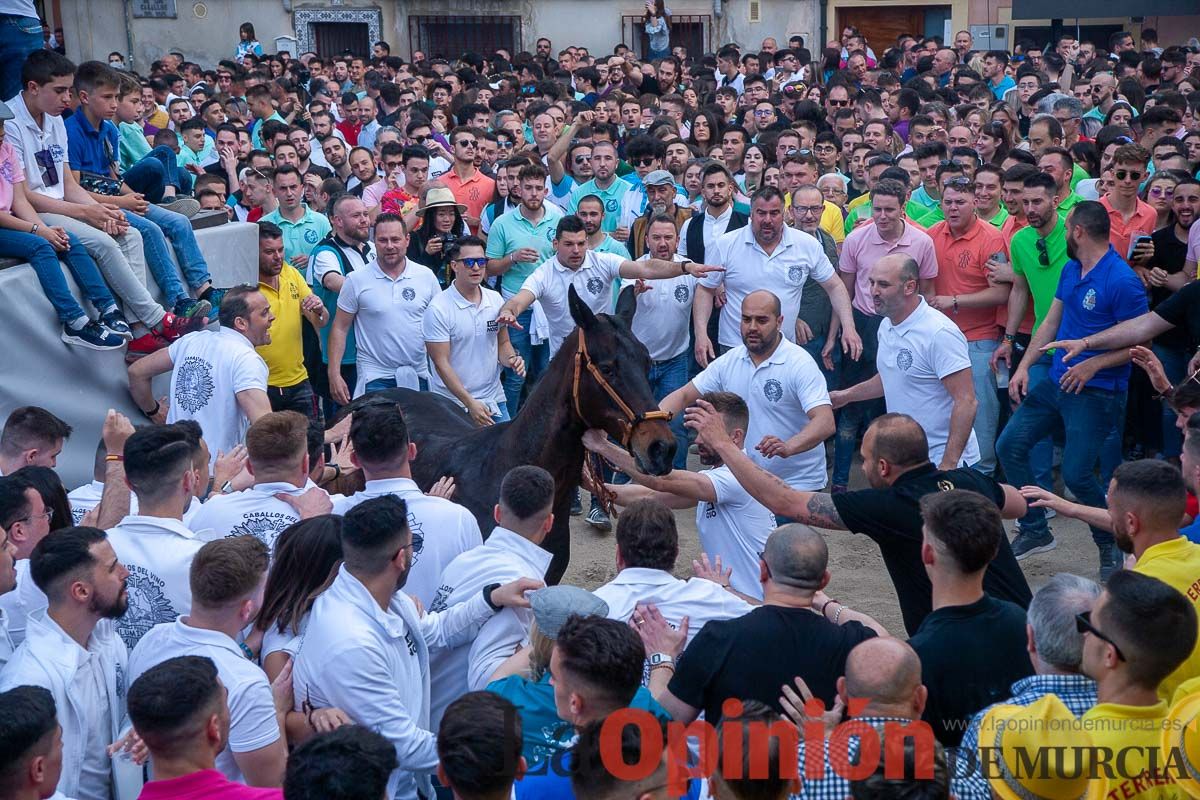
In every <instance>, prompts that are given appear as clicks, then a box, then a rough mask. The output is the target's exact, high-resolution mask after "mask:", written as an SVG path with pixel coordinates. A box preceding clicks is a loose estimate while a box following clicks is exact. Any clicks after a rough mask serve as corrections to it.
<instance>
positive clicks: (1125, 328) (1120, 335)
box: [1029, 311, 1175, 362]
mask: <svg viewBox="0 0 1200 800" xmlns="http://www.w3.org/2000/svg"><path fill="white" fill-rule="evenodd" d="M1042 327H1043V328H1044V327H1045V324H1044V323H1043V325H1042ZM1173 327H1175V326H1174V325H1172V324H1171V323H1169V322H1167V321H1166V320H1165V319H1163V318H1162V317H1160V316H1159V315H1158V314H1155V313H1154V312H1153V311H1147V312H1146V313H1145V314H1142V315H1141V316H1140V317H1134V318H1133V319H1127V320H1125V321H1124V322H1122V323H1121V324H1120V325H1114V326H1113V327H1111V328H1109V329H1108V330H1106V331H1101V332H1100V333H1096V334H1093V335H1091V336H1085V337H1084V338H1082V339H1060V340H1058V341H1053V342H1048V343H1046V344H1044V345H1043V346H1042V347H1041V348H1040V349H1041V350H1043V351H1044V350H1059V349H1061V350H1062V351H1063V361H1064V362H1067V361H1070V360H1071V359H1073V358H1075V357H1077V356H1078V355H1079V354H1080V353H1082V352H1083V351H1084V350H1115V349H1117V348H1120V347H1133V346H1134V345H1135V344H1141V343H1142V342H1146V341H1149V340H1150V339H1153V338H1154V337H1155V336H1158V335H1159V334H1161V333H1166V332H1167V331H1169V330H1171V328H1173ZM1038 330H1039V332H1041V329H1040V328H1039V329H1038ZM1029 349H1030V350H1033V345H1032V344H1031V345H1030V347H1029Z"/></svg>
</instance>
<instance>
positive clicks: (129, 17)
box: [121, 3, 136, 71]
mask: <svg viewBox="0 0 1200 800" xmlns="http://www.w3.org/2000/svg"><path fill="white" fill-rule="evenodd" d="M121 5H123V6H124V7H125V49H126V50H127V51H128V52H127V53H126V56H125V57H126V63H127V64H128V65H129V66H128V69H129V70H130V71H132V70H134V69H135V68H136V65H135V64H134V63H133V3H122V4H121Z"/></svg>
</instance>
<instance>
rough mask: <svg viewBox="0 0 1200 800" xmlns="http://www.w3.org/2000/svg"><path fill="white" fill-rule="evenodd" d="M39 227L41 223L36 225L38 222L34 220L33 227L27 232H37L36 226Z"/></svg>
mask: <svg viewBox="0 0 1200 800" xmlns="http://www.w3.org/2000/svg"><path fill="white" fill-rule="evenodd" d="M40 227H42V226H41V225H38V224H37V223H36V222H35V223H33V227H32V228H31V229H30V230H29V232H30V233H37V232H38V228H40Z"/></svg>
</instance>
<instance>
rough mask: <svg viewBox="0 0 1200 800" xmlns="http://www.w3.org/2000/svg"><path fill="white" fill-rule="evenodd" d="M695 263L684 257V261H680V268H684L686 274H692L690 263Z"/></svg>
mask: <svg viewBox="0 0 1200 800" xmlns="http://www.w3.org/2000/svg"><path fill="white" fill-rule="evenodd" d="M695 263H696V262H695V261H692V260H691V259H684V260H683V261H680V262H679V268H680V269H681V270H683V274H684V275H690V274H691V273H690V272H688V264H695Z"/></svg>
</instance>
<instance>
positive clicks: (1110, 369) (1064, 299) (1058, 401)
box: [996, 201, 1147, 581]
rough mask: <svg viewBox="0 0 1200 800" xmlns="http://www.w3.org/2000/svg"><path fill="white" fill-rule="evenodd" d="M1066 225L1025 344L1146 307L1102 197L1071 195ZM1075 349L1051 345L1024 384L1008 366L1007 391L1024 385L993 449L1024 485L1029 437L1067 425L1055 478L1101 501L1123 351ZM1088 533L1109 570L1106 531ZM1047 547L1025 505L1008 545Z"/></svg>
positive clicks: (1122, 386) (1120, 407)
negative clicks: (1045, 306)
mask: <svg viewBox="0 0 1200 800" xmlns="http://www.w3.org/2000/svg"><path fill="white" fill-rule="evenodd" d="M1066 226H1067V255H1068V256H1070V258H1071V260H1070V261H1068V262H1067V263H1066V265H1065V266H1063V270H1062V276H1061V277H1060V278H1059V282H1058V291H1057V292H1056V293H1055V296H1054V301H1053V302H1052V303H1051V305H1050V310H1049V311H1048V312H1046V316H1045V318H1044V319H1043V321H1042V324H1041V326H1039V327H1038V329H1037V332H1036V333H1035V334H1034V337H1033V341H1032V342H1030V344H1029V347H1030V350H1033V351H1037V350H1040V349H1041V348H1043V347H1045V346H1046V345H1047V344H1049V343H1050V342H1052V341H1055V340H1063V339H1083V341H1084V343H1085V346H1086V344H1087V341H1088V340H1087V337H1088V336H1092V335H1095V334H1097V333H1100V332H1101V331H1104V330H1107V329H1108V328H1111V327H1112V326H1114V325H1117V324H1119V323H1121V322H1123V321H1125V320H1127V319H1133V318H1134V317H1137V316H1139V315H1141V314H1144V313H1146V311H1147V304H1146V290H1145V289H1144V288H1143V286H1142V283H1141V281H1140V280H1139V279H1138V277H1137V276H1136V275H1135V274H1134V272H1133V270H1132V269H1130V267H1129V265H1128V264H1126V263H1125V262H1124V261H1123V260H1122V259H1121V257H1120V256H1119V255H1117V253H1116V251H1115V250H1113V249H1112V247H1111V246H1110V245H1109V243H1108V235H1109V221H1108V212H1107V211H1106V210H1105V208H1104V206H1102V205H1100V204H1099V203H1096V202H1093V201H1084V202H1081V203H1079V204H1077V205H1076V206H1075V208H1074V209H1072V211H1071V213H1070V214H1069V215H1068V216H1067V220H1066ZM1081 356H1082V358H1081V359H1073V361H1072V363H1064V362H1063V357H1062V351H1061V350H1059V351H1056V352H1055V354H1054V362H1053V364H1052V366H1051V367H1050V378H1049V380H1044V381H1042V382H1040V383H1038V384H1036V385H1034V386H1033V387H1032V388H1030V387H1029V376H1028V373H1027V372H1023V371H1020V370H1018V371H1017V373H1016V374H1014V375H1013V377H1012V379H1011V381H1010V383H1009V394H1011V395H1012V396H1013V397H1014V398H1016V399H1019V398H1020V397H1021V396H1022V395H1024V394H1025V393H1026V391H1028V395H1027V396H1025V398H1024V401H1023V402H1021V405H1020V407H1019V408H1018V409H1017V412H1016V414H1014V415H1013V418H1012V420H1010V421H1009V423H1008V426H1007V427H1006V428H1005V429H1004V433H1003V434H1002V435H1001V436H1000V441H999V442H998V443H997V446H996V450H997V452H998V453H999V455H1000V461H1001V463H1002V464H1003V465H1004V472H1005V475H1006V476H1007V478H1008V480H1009V482H1010V483H1012V484H1013V485H1015V486H1028V485H1032V484H1033V483H1034V480H1033V470H1032V467H1031V463H1030V462H1031V458H1030V453H1031V451H1032V449H1033V447H1034V445H1036V444H1037V443H1038V442H1039V441H1041V440H1042V439H1044V438H1045V437H1047V436H1049V435H1050V434H1051V433H1053V432H1054V430H1055V429H1056V428H1062V429H1065V432H1066V444H1065V446H1064V447H1063V463H1062V476H1063V482H1064V483H1065V484H1066V486H1067V488H1068V489H1070V490H1071V492H1072V493H1073V494H1074V495H1075V496H1076V498H1078V500H1079V502H1080V503H1083V504H1085V505H1089V506H1094V507H1096V508H1104V507H1105V499H1104V488H1103V486H1102V485H1101V484H1100V482H1099V481H1097V480H1096V477H1095V475H1094V474H1093V471H1094V470H1095V468H1096V462H1097V461H1099V459H1100V454H1101V448H1102V445H1103V444H1104V441H1105V434H1106V433H1107V432H1108V431H1109V430H1111V429H1112V428H1113V426H1114V425H1118V424H1120V422H1121V421H1122V420H1124V418H1125V396H1126V391H1127V389H1128V386H1129V351H1128V349H1125V348H1121V349H1119V350H1112V351H1104V350H1093V349H1090V348H1089V349H1085V350H1084V352H1083V353H1082V354H1081ZM1105 480H1106V481H1107V477H1106V478H1105ZM1092 540H1093V541H1094V542H1095V543H1096V547H1097V548H1098V549H1099V551H1100V578H1101V580H1102V581H1103V580H1105V579H1107V578H1108V576H1109V575H1110V574H1112V572H1113V571H1115V570H1116V569H1117V567H1118V565H1119V561H1118V554H1117V552H1116V548H1115V545H1114V543H1113V537H1112V534H1111V533H1108V532H1107V531H1103V530H1101V529H1099V528H1096V527H1093V528H1092ZM1054 547H1055V541H1054V536H1053V534H1051V533H1050V530H1049V527H1048V526H1047V524H1046V516H1045V511H1044V510H1043V509H1041V508H1033V507H1030V509H1029V511H1028V513H1027V514H1026V515H1025V516H1024V517H1022V519H1021V529H1020V533H1019V534H1018V535H1017V538H1016V540H1015V541H1014V542H1013V552H1014V553H1016V554H1017V557H1018V558H1022V557H1025V556H1029V555H1033V554H1034V553H1040V552H1045V551H1047V550H1052V549H1054Z"/></svg>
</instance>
